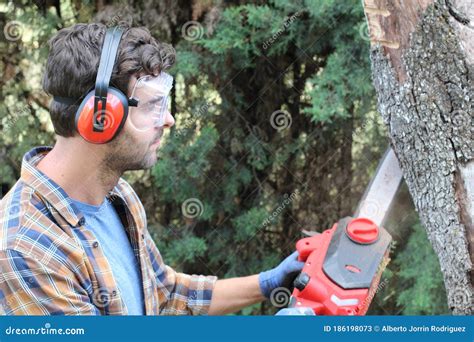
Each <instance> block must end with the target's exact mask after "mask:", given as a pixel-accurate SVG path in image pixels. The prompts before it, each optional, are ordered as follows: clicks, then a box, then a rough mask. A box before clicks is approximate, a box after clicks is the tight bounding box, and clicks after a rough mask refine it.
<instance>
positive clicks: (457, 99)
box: [364, 0, 474, 314]
mask: <svg viewBox="0 0 474 342" xmlns="http://www.w3.org/2000/svg"><path fill="white" fill-rule="evenodd" d="M364 10H365V14H366V18H367V21H368V25H369V30H370V35H371V61H372V76H373V82H374V86H375V88H376V91H377V94H378V109H379V112H380V114H381V115H382V117H383V119H384V122H385V124H386V125H387V126H388V129H389V134H390V140H391V145H392V147H393V148H394V150H395V153H396V155H397V157H398V159H399V161H400V165H401V167H402V169H403V173H404V178H405V181H406V183H407V185H408V187H409V189H410V194H411V196H412V197H413V200H414V203H415V206H416V209H417V211H418V213H419V215H420V219H421V222H422V223H423V225H424V226H425V228H426V230H427V232H428V237H429V240H430V242H431V244H432V245H433V248H434V250H435V252H436V253H437V255H438V258H439V262H440V265H441V271H442V272H443V277H444V283H445V286H446V291H447V294H448V304H449V306H450V308H451V309H452V310H453V313H454V314H472V313H473V311H474V309H473V307H474V305H473V298H474V297H473V280H474V271H473V263H474V253H473V252H474V227H473V221H474V205H473V192H474V160H473V158H474V157H473V155H474V153H473V149H474V144H473V104H472V102H473V100H474V88H473V84H472V81H473V79H474V77H473V76H474V72H473V71H474V70H473V64H474V1H472V0H408V1H406V0H405V1H403V0H364ZM422 276H423V274H422V273H421V274H420V277H422Z"/></svg>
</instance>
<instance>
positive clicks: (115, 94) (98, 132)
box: [76, 87, 128, 144]
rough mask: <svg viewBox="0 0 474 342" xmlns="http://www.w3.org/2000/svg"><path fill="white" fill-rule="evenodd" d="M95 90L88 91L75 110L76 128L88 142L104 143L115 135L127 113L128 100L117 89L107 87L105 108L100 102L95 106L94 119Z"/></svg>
mask: <svg viewBox="0 0 474 342" xmlns="http://www.w3.org/2000/svg"><path fill="white" fill-rule="evenodd" d="M94 93H95V91H94V90H92V91H91V92H89V93H88V94H87V95H86V97H85V98H84V100H82V103H81V105H80V107H79V109H78V110H77V112H76V130H77V132H78V133H79V134H80V135H81V137H83V138H84V139H85V140H87V141H88V142H90V143H94V144H104V143H107V142H109V141H111V140H112V139H113V138H115V137H116V136H117V134H118V133H119V132H120V130H121V129H122V127H123V125H124V124H125V121H126V120H127V114H128V100H127V98H126V97H125V95H124V94H123V93H122V92H121V91H120V90H118V89H116V88H112V87H109V89H108V91H107V101H106V105H105V110H103V109H102V102H99V104H98V107H97V111H96V112H97V115H96V118H95V119H94V100H95V95H94Z"/></svg>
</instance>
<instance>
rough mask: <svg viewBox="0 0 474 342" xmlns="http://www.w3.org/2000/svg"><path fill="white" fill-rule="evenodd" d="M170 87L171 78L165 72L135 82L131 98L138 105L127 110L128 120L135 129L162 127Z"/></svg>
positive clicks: (143, 77)
mask: <svg viewBox="0 0 474 342" xmlns="http://www.w3.org/2000/svg"><path fill="white" fill-rule="evenodd" d="M172 87H173V76H171V75H169V74H167V73H165V72H160V74H159V75H158V76H151V75H146V76H142V77H140V78H139V79H138V80H137V82H136V83H135V85H134V87H133V90H132V95H131V97H132V98H133V99H135V100H137V101H138V105H137V106H136V107H130V108H129V118H130V121H131V123H132V124H133V125H134V126H135V128H136V129H138V130H142V131H143V130H148V129H152V128H154V127H162V126H164V124H165V119H166V114H167V112H168V103H169V93H170V91H171V88H172Z"/></svg>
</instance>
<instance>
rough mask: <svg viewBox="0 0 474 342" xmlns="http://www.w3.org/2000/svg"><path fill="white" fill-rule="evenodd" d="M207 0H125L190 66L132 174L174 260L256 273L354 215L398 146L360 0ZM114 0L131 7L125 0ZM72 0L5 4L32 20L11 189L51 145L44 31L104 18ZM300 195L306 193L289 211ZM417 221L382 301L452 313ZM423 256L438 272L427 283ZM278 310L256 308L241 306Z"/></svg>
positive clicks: (14, 65)
mask: <svg viewBox="0 0 474 342" xmlns="http://www.w3.org/2000/svg"><path fill="white" fill-rule="evenodd" d="M198 3H200V4H201V5H202V9H203V11H204V12H203V13H204V14H199V13H197V12H196V13H191V12H192V11H187V10H186V9H178V8H174V7H173V6H170V8H169V9H168V10H167V13H157V12H156V8H157V6H156V3H155V2H154V1H149V2H141V3H140V2H133V3H132V2H130V4H127V5H128V6H129V7H130V8H131V9H132V10H133V12H134V13H135V15H136V17H134V25H136V26H140V25H146V26H148V27H150V28H151V30H152V32H153V33H154V34H155V35H156V36H157V37H167V40H168V41H169V42H173V44H174V46H175V48H176V51H177V64H176V65H175V66H174V67H173V69H172V70H171V72H172V73H173V74H174V76H175V80H176V82H175V92H174V93H173V105H174V108H173V109H174V110H175V113H174V115H175V118H176V126H175V127H173V128H172V129H171V132H170V133H169V134H168V135H166V136H165V139H164V141H163V144H162V147H161V149H160V151H159V152H158V153H159V156H160V158H159V161H158V163H157V164H156V165H155V166H154V167H153V169H152V170H151V172H148V171H139V172H134V173H128V174H126V175H125V177H126V178H127V180H128V181H130V182H131V183H132V184H133V186H134V189H135V190H136V191H137V193H138V194H139V196H140V198H141V199H142V202H143V203H144V205H145V209H146V211H147V216H148V217H147V218H148V223H149V230H150V232H151V234H152V236H153V237H154V239H155V241H156V242H157V245H158V247H159V249H160V251H161V253H162V255H163V257H164V260H165V261H166V262H167V263H168V264H169V265H170V266H172V267H175V268H176V269H177V270H178V271H182V272H187V273H201V274H215V275H217V276H219V277H235V276H244V275H249V274H255V273H258V272H260V271H263V270H266V269H268V268H271V267H274V266H275V265H276V264H277V263H278V262H279V261H280V260H282V259H283V258H284V257H286V256H287V255H288V254H289V253H291V252H292V251H293V250H294V243H295V241H296V239H298V238H299V237H301V234H300V230H301V229H303V228H304V229H313V230H317V231H321V230H322V229H326V228H328V227H330V226H332V224H333V223H334V222H335V221H336V220H338V219H339V218H340V217H342V216H346V215H349V214H351V213H352V210H353V208H354V207H355V205H356V204H357V202H358V200H359V198H360V196H361V194H362V192H363V189H364V186H365V184H367V183H368V181H369V177H370V175H371V174H372V173H373V171H374V170H375V167H376V164H377V160H378V158H379V156H380V155H381V153H382V152H383V150H384V149H385V146H386V138H385V132H384V128H383V124H382V122H381V120H379V119H380V117H379V116H378V114H377V113H376V110H375V94H374V90H373V88H372V85H371V80H370V62H369V49H368V48H369V45H368V41H367V40H365V39H364V38H363V35H362V34H361V32H360V30H361V25H362V24H363V23H364V20H365V19H364V15H363V11H362V8H361V1H360V0H348V1H340V0H326V1H319V0H306V1H284V0H270V1H267V2H262V1H237V2H231V3H230V2H225V3H223V4H222V5H221V6H219V7H215V8H212V9H210V8H207V7H208V6H210V5H209V3H208V2H202V3H201V2H199V1H198ZM116 6H117V13H118V14H121V13H122V12H123V7H124V6H125V1H121V2H118V4H116ZM41 7H42V8H41ZM197 7H199V6H197ZM60 8H61V14H62V16H61V17H59V15H58V12H57V10H56V9H55V8H54V7H53V6H50V5H49V2H35V4H32V3H30V2H27V1H15V2H14V5H13V2H11V6H10V7H8V8H7V7H0V11H4V12H5V13H6V14H7V17H8V18H7V19H8V20H17V21H19V22H21V23H22V26H23V28H24V34H23V36H22V38H21V40H19V41H17V42H4V41H2V42H1V43H0V44H1V46H0V47H1V52H2V54H1V57H2V58H1V65H0V66H1V70H2V81H1V83H0V85H1V101H0V124H1V130H2V134H1V136H0V145H1V151H0V152H1V154H0V158H1V163H0V165H1V166H0V176H1V180H2V186H3V187H6V188H8V187H10V186H11V185H13V183H14V182H15V180H16V179H18V178H19V171H20V170H19V165H20V161H21V157H22V155H23V154H24V153H25V152H26V151H27V150H29V149H30V148H31V147H32V146H37V145H52V144H53V141H54V140H53V136H54V135H53V131H52V127H51V124H50V121H49V117H48V101H49V98H48V97H47V96H46V95H45V94H44V93H43V92H42V91H41V82H40V80H41V75H42V67H43V66H44V64H45V60H46V56H47V52H48V50H47V40H48V39H49V37H51V36H52V35H53V34H54V33H55V32H56V31H57V30H58V29H59V28H61V27H64V26H69V25H72V24H74V23H76V22H84V21H91V20H92V15H94V14H95V11H96V3H95V2H93V1H83V2H73V1H67V0H64V1H60ZM206 11H207V13H206ZM149 13H156V16H153V17H151V18H150V17H149V15H148V14H149ZM211 14H212V15H211ZM213 16H214V19H215V20H211V19H212V17H213ZM114 18H115V17H114V16H113V14H111V15H110V17H107V16H106V18H105V20H106V21H105V22H106V23H107V24H110V22H113V21H114ZM196 18H198V20H199V21H200V22H201V23H202V24H203V27H202V28H203V35H202V36H201V37H200V38H199V39H197V40H189V39H185V37H184V36H183V34H182V31H181V29H182V27H183V25H184V24H185V23H186V22H187V21H189V20H196ZM157 23H158V24H157ZM279 110H280V111H284V112H285V113H286V114H285V115H287V116H286V118H287V119H289V121H288V122H289V124H288V125H286V126H285V127H283V129H280V128H278V127H276V125H275V120H274V116H273V115H274V114H275V113H276V111H279ZM295 190H300V192H299V195H298V197H297V198H295V199H294V200H292V201H291V202H290V203H288V204H287V205H285V206H282V205H281V203H282V197H283V196H284V194H290V193H292V192H293V191H295ZM190 198H193V199H198V200H199V201H200V202H201V203H202V212H201V213H200V215H198V216H197V217H195V218H189V217H185V216H184V215H183V213H182V204H183V202H184V201H186V200H187V199H190ZM409 210H412V208H409ZM267 219H268V221H266V220H267ZM416 229H418V230H415V233H413V235H412V236H411V237H410V239H409V241H408V242H407V241H405V240H404V239H400V241H398V242H399V243H400V251H401V252H398V250H397V252H396V254H395V262H394V263H392V264H391V266H390V267H389V270H388V271H387V272H386V274H385V276H386V277H387V279H391V280H390V282H389V286H388V287H387V288H386V289H384V293H383V295H384V296H382V298H385V297H388V298H389V300H387V301H385V304H383V305H384V306H383V308H380V310H379V311H376V310H377V309H376V310H375V311H376V313H387V312H388V313H397V312H398V310H400V307H403V308H404V309H403V310H404V311H403V313H406V314H412V313H427V314H433V313H441V312H445V304H444V302H443V301H444V300H445V299H444V298H445V297H444V294H443V293H442V283H441V282H440V278H439V276H438V277H437V275H439V266H438V265H437V262H436V260H435V259H433V254H432V251H431V250H430V249H429V248H430V247H429V244H428V242H427V240H426V237H424V238H423V235H422V233H420V229H419V228H416ZM405 245H406V247H405ZM430 253H431V254H430ZM422 262H423V272H424V273H426V275H424V276H423V277H417V274H420V268H419V265H420V264H422ZM396 265H398V266H396ZM423 290H426V291H423ZM274 311H275V308H269V306H268V305H265V304H264V305H262V304H256V305H254V306H252V307H249V308H246V309H245V310H242V312H241V313H242V314H260V313H267V314H268V313H273V312H274Z"/></svg>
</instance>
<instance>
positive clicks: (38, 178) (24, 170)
mask: <svg viewBox="0 0 474 342" xmlns="http://www.w3.org/2000/svg"><path fill="white" fill-rule="evenodd" d="M51 150H52V147H51V146H39V147H35V148H33V149H31V150H30V151H28V152H27V153H25V155H24V156H23V160H22V163H21V179H22V180H23V182H25V184H26V185H28V186H30V187H31V188H33V189H34V190H35V191H36V192H37V193H38V194H39V195H40V196H41V197H42V198H43V199H44V200H45V201H46V202H48V203H49V204H50V205H51V206H52V207H53V208H55V209H56V210H57V212H58V213H59V214H60V215H61V216H62V217H63V218H64V219H65V220H66V221H67V222H68V223H69V224H70V225H72V226H74V227H76V226H77V225H79V224H80V221H81V220H82V219H83V216H84V215H83V214H82V212H81V211H80V210H79V209H78V208H77V207H76V205H74V204H73V203H72V200H71V198H69V196H68V194H67V193H66V192H65V191H64V189H63V188H61V187H60V186H59V185H58V184H57V183H56V182H54V181H53V180H52V179H51V178H49V177H48V176H46V175H45V174H44V173H43V172H41V171H40V170H38V169H37V168H36V165H38V163H39V162H40V160H41V159H43V158H44V157H45V156H46V154H48V152H49V151H51ZM110 196H118V197H120V198H122V200H124V202H126V200H125V199H124V198H123V197H122V195H121V191H120V189H118V188H117V186H115V187H114V189H113V190H112V191H110V192H109V194H108V195H107V197H110Z"/></svg>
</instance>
